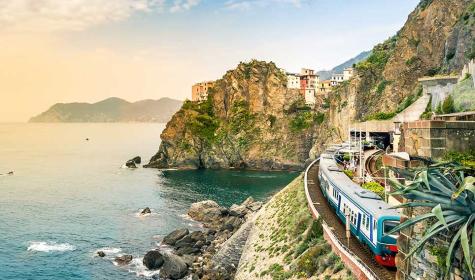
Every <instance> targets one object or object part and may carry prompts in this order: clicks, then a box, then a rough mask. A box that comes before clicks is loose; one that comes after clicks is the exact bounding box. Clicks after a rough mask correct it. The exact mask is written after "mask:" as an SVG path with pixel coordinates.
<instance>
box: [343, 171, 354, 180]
mask: <svg viewBox="0 0 475 280" xmlns="http://www.w3.org/2000/svg"><path fill="white" fill-rule="evenodd" d="M343 173H345V175H346V176H348V177H350V179H353V177H354V176H355V172H353V170H349V169H345V170H343Z"/></svg>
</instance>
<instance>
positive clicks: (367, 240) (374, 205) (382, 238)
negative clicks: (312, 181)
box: [318, 154, 401, 267]
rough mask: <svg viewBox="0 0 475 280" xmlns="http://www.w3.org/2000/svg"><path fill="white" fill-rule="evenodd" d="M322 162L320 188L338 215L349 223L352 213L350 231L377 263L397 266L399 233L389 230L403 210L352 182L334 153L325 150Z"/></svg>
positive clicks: (319, 174)
mask: <svg viewBox="0 0 475 280" xmlns="http://www.w3.org/2000/svg"><path fill="white" fill-rule="evenodd" d="M319 164H320V168H319V173H318V177H319V180H320V188H321V189H322V192H323V194H324V196H325V198H326V200H327V201H328V202H329V204H330V206H331V207H332V208H333V210H334V211H335V213H336V215H337V216H338V218H339V219H340V220H341V221H342V222H343V223H344V224H345V225H346V221H347V216H349V217H348V221H349V223H350V231H351V234H352V235H353V236H355V237H356V238H357V239H358V240H359V242H360V243H362V244H363V245H364V246H367V247H368V248H369V250H370V251H371V252H372V253H373V254H374V256H375V260H376V262H377V263H379V264H381V265H383V266H386V267H395V266H396V262H395V259H396V254H397V252H398V248H397V245H396V240H397V238H398V235H397V234H388V233H389V232H390V231H391V230H392V229H394V227H396V226H397V225H399V223H400V219H401V213H400V211H399V210H397V209H391V208H390V206H389V205H388V204H387V203H386V202H384V201H383V200H382V199H381V197H379V196H378V195H377V194H375V193H373V192H371V191H368V190H365V189H363V188H362V187H361V186H360V185H358V184H356V183H355V182H353V181H352V180H351V179H350V178H349V177H348V176H347V175H345V174H344V173H343V172H342V170H341V169H340V168H339V167H338V166H337V165H336V161H335V159H334V156H333V154H322V155H321V156H320V162H319Z"/></svg>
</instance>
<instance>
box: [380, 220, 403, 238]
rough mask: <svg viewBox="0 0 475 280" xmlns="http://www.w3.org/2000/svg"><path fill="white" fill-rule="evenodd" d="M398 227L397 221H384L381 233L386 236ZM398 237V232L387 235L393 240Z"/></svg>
mask: <svg viewBox="0 0 475 280" xmlns="http://www.w3.org/2000/svg"><path fill="white" fill-rule="evenodd" d="M398 225H399V222H397V221H384V223H383V233H384V235H387V234H388V233H390V232H391V230H393V229H394V228H395V227H396V226H398ZM398 235H399V232H394V233H391V234H389V236H392V237H395V238H397V236H398Z"/></svg>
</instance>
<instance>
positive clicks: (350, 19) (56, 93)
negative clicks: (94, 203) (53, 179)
mask: <svg viewBox="0 0 475 280" xmlns="http://www.w3.org/2000/svg"><path fill="white" fill-rule="evenodd" d="M417 3H418V1H417V0H398V1H394V0H223V1H214V0H67V1H65V0H0V62H1V66H0V122H23V121H27V120H28V119H29V118H30V117H32V116H34V115H37V114H39V113H41V112H43V111H45V110H47V109H48V108H49V107H50V106H51V105H53V104H55V103H58V102H62V103H65V102H97V101H100V100H103V99H105V98H108V97H112V96H115V97H120V98H124V99H126V100H129V101H137V100H142V99H159V98H161V97H172V98H176V99H180V100H184V99H186V98H190V95H191V85H192V84H193V83H196V82H199V81H204V80H215V79H218V78H221V77H222V76H223V74H224V73H225V72H226V71H227V70H229V69H233V68H234V67H236V65H237V64H238V63H239V62H241V61H249V60H251V59H260V60H266V61H274V62H275V63H276V64H277V65H278V66H279V67H281V68H284V69H286V70H288V71H292V72H298V71H299V69H300V68H302V67H307V68H312V69H316V70H323V69H330V68H332V67H334V66H336V65H338V64H340V63H342V62H344V61H346V60H348V59H350V58H352V57H354V56H356V55H357V54H359V53H360V52H362V51H365V50H370V49H371V48H372V47H373V46H374V45H375V44H377V43H379V42H382V41H384V40H385V39H387V38H388V37H390V36H392V35H394V34H395V33H396V32H397V31H398V30H399V29H400V28H401V27H402V26H403V24H404V22H405V21H406V19H407V16H408V15H409V13H410V12H411V11H412V10H413V9H414V8H415V6H416V5H417Z"/></svg>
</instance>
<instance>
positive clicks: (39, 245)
mask: <svg viewBox="0 0 475 280" xmlns="http://www.w3.org/2000/svg"><path fill="white" fill-rule="evenodd" d="M75 249H76V247H74V246H73V245H71V244H69V243H56V242H45V241H31V242H30V245H29V246H28V248H27V249H26V250H27V251H36V252H64V251H73V250H75Z"/></svg>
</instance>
